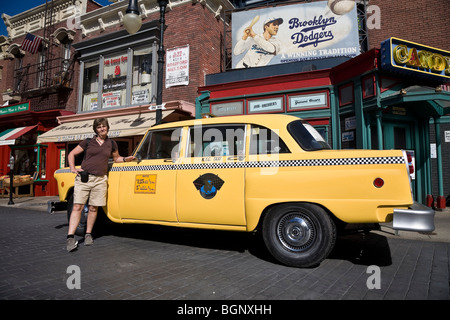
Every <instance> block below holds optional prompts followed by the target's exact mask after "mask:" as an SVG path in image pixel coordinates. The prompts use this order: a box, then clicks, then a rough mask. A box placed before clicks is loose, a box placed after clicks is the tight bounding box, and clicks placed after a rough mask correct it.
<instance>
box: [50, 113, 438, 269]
mask: <svg viewBox="0 0 450 320" xmlns="http://www.w3.org/2000/svg"><path fill="white" fill-rule="evenodd" d="M134 156H135V157H136V160H135V161H131V162H126V163H115V164H113V165H112V167H111V169H110V171H109V176H108V201H107V206H106V207H104V208H103V211H104V212H105V214H106V216H107V217H108V218H109V219H110V220H111V221H113V222H117V223H150V224H159V225H167V226H179V227H190V228H206V229H219V230H233V231H244V232H253V231H255V230H260V231H261V232H262V235H263V239H264V243H265V245H266V246H267V248H268V250H269V251H270V253H271V254H272V255H273V256H274V257H275V258H276V259H277V260H278V261H280V262H282V263H284V264H286V265H289V266H296V267H308V266H313V265H317V264H319V263H320V262H321V261H322V260H324V259H325V258H326V257H327V256H328V255H329V253H330V252H331V250H332V249H333V246H334V244H335V240H336V233H337V232H336V225H337V224H340V223H342V222H344V223H381V222H390V221H392V220H393V227H394V229H397V230H409V231H420V232H426V231H432V230H434V211H433V210H431V209H430V208H428V207H425V206H423V205H421V204H418V203H416V202H414V201H413V197H412V192H411V184H410V176H409V168H408V160H407V155H406V152H405V151H402V150H331V149H330V147H329V145H328V144H327V143H326V142H325V140H324V139H323V138H322V136H321V135H320V134H319V133H318V132H317V131H316V130H315V129H314V128H313V127H312V126H311V125H310V124H308V123H307V122H306V121H304V120H302V119H299V118H297V117H293V116H288V115H246V116H233V117H220V118H208V119H197V120H188V121H180V122H173V123H167V124H162V125H157V126H154V127H152V128H151V129H149V130H148V132H147V133H146V135H145V136H144V138H143V139H142V141H141V142H140V144H139V146H138V147H137V148H136V150H135V152H134ZM55 178H56V179H57V181H58V186H59V197H60V200H61V201H68V202H69V203H70V198H71V193H72V192H73V180H74V174H72V173H71V172H70V170H68V169H59V170H57V171H56V172H55ZM69 210H70V206H69Z"/></svg>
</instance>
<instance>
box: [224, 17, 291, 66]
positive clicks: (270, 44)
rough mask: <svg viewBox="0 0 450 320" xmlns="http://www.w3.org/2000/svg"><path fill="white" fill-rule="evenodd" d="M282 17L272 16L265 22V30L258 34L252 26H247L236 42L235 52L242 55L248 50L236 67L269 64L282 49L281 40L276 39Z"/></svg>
mask: <svg viewBox="0 0 450 320" xmlns="http://www.w3.org/2000/svg"><path fill="white" fill-rule="evenodd" d="M282 23H283V19H282V18H270V19H267V20H266V21H265V22H264V32H263V33H262V34H256V33H255V32H254V31H253V29H252V27H247V28H245V30H244V34H243V36H242V38H241V39H239V41H238V42H237V43H236V45H235V47H234V50H233V53H234V55H236V56H237V55H240V54H242V53H244V52H245V51H246V50H247V53H246V54H245V56H244V58H242V60H241V61H239V62H238V63H237V65H236V68H251V67H259V66H265V65H267V64H268V63H269V62H270V60H272V58H273V57H274V56H275V55H277V54H278V53H279V52H280V50H281V42H280V41H279V40H278V39H276V37H275V36H276V35H277V33H278V27H279V25H280V24H282Z"/></svg>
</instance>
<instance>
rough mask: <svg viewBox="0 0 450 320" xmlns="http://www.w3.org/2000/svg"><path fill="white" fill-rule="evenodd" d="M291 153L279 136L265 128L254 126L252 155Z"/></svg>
mask: <svg viewBox="0 0 450 320" xmlns="http://www.w3.org/2000/svg"><path fill="white" fill-rule="evenodd" d="M279 153H289V149H288V147H287V146H286V144H285V143H284V142H283V140H281V139H280V137H279V136H278V134H276V133H275V132H273V131H272V130H270V129H267V128H265V127H261V126H256V125H252V129H251V136H250V154H279Z"/></svg>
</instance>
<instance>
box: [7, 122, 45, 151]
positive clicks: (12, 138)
mask: <svg viewBox="0 0 450 320" xmlns="http://www.w3.org/2000/svg"><path fill="white" fill-rule="evenodd" d="M36 127H37V125H34V126H28V127H20V128H14V129H7V130H5V131H3V132H2V133H0V146H5V145H13V144H14V143H15V142H16V139H17V138H20V137H21V136H23V135H24V134H26V133H27V132H29V131H30V130H33V129H34V128H36Z"/></svg>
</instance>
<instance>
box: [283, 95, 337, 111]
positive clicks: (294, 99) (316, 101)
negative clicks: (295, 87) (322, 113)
mask: <svg viewBox="0 0 450 320" xmlns="http://www.w3.org/2000/svg"><path fill="white" fill-rule="evenodd" d="M327 106H328V95H327V94H326V93H325V92H323V93H315V94H302V95H298V96H291V97H289V109H290V110H302V109H312V108H323V107H327Z"/></svg>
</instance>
